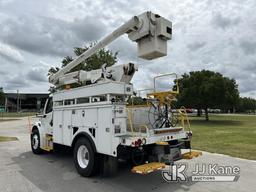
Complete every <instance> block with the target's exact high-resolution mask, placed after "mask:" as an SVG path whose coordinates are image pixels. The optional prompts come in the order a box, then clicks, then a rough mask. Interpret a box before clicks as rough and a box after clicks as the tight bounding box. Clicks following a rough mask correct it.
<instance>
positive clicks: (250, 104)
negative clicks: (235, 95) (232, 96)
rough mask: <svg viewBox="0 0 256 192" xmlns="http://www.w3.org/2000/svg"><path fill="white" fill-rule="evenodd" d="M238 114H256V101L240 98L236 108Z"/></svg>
mask: <svg viewBox="0 0 256 192" xmlns="http://www.w3.org/2000/svg"><path fill="white" fill-rule="evenodd" d="M237 111H239V112H254V113H255V112H256V99H253V98H249V97H240V98H239V103H238V107H237Z"/></svg>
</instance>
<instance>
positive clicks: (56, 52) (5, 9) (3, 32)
mask: <svg viewBox="0 0 256 192" xmlns="http://www.w3.org/2000/svg"><path fill="white" fill-rule="evenodd" d="M255 8H256V2H255V0H247V1H243V3H241V1H239V0H226V1H223V0H215V1H211V0H209V1H203V0H201V1H198V0H185V1H180V0H172V1H166V0H155V1H148V0H139V1H136V3H135V2H131V1H128V0H126V1H125V0H124V1H119V0H113V1H101V0H95V1H87V0H81V1H76V0H66V1H62V2H61V3H60V2H59V0H45V1H34V0H27V1H18V0H13V1H6V2H5V3H2V4H1V3H0V14H1V17H0V26H2V28H0V41H1V42H3V43H5V45H7V46H9V47H11V48H12V49H13V50H16V49H15V48H18V49H19V51H20V52H18V53H20V55H21V57H20V59H16V61H14V60H10V59H9V60H8V62H9V63H8V62H7V63H6V64H5V66H4V67H5V68H6V69H7V71H8V70H10V68H11V67H12V63H13V62H17V60H18V61H21V60H22V61H24V62H23V64H24V65H23V69H22V74H24V75H23V77H24V78H25V79H26V81H28V82H29V83H30V84H29V88H26V90H27V91H29V90H30V91H38V86H35V85H36V83H32V82H35V81H32V80H31V79H34V80H35V78H34V77H35V76H36V77H38V78H39V77H40V76H39V75H38V76H37V75H35V74H37V73H38V74H43V73H44V72H43V71H47V70H46V69H47V68H48V66H51V65H57V64H58V63H60V61H61V59H62V57H63V56H66V55H72V49H73V47H74V46H81V45H83V44H84V43H86V42H90V41H94V40H100V39H101V38H102V37H103V36H105V34H107V33H109V32H111V31H112V30H113V29H115V28H116V27H118V26H119V25H121V24H122V23H123V22H125V21H126V20H128V19H129V18H130V17H132V16H133V15H137V14H140V13H142V12H143V11H146V10H151V11H153V12H155V13H158V14H160V15H162V16H164V17H166V18H169V19H170V20H171V21H172V22H173V39H172V40H171V41H169V43H168V47H169V48H168V56H167V57H164V58H160V59H157V60H154V61H149V62H147V61H144V60H141V59H138V58H137V55H136V44H134V43H132V42H129V40H128V38H127V37H122V38H120V39H118V40H117V41H115V42H113V43H112V44H111V45H110V46H109V48H110V49H113V51H120V54H119V56H120V57H119V59H120V60H119V63H127V62H130V61H131V62H134V63H137V64H139V66H140V68H139V72H138V73H137V74H135V76H134V79H133V82H134V84H135V86H137V89H142V88H148V87H149V86H151V84H152V81H151V79H150V78H151V77H152V76H153V75H156V74H161V73H166V72H177V73H178V74H179V75H181V74H183V73H185V72H186V73H187V72H189V71H192V70H202V69H209V70H214V71H218V72H220V73H223V74H224V75H225V76H228V77H230V78H235V79H236V81H237V82H238V84H239V90H240V92H241V95H242V96H252V97H255V98H256V96H255V95H256V86H254V83H253V82H255V81H256V76H255V75H254V74H256V59H255V53H256V41H255V40H254V39H255V36H256V24H255V20H256V15H255ZM4 51H6V50H5V49H4ZM16 51H18V50H16ZM24 52H25V54H24ZM16 53H17V52H16ZM6 55H7V54H5V56H4V57H5V59H6V60H7V56H6ZM16 55H17V54H16ZM22 55H25V56H26V57H23V56H22ZM10 58H15V57H13V55H12V56H11V57H10ZM17 58H19V56H18V57H17ZM21 58H22V59H21ZM39 61H45V62H46V65H45V69H42V68H38V66H41V65H42V63H40V62H39ZM35 63H36V67H35V66H34V64H35ZM48 63H50V64H48ZM1 70H2V71H4V69H1ZM40 70H41V71H40ZM14 73H15V72H14ZM16 73H18V72H16ZM28 74H30V75H28ZM1 76H2V75H1ZM142 78H143V81H142V80H141V79H142ZM39 79H41V80H43V77H41V78H39ZM4 81H5V79H4V78H2V79H1V77H0V83H1V82H4ZM30 81H31V82H30ZM38 83H39V82H37V84H38ZM40 84H42V87H40V88H41V89H43V90H44V91H47V89H48V86H49V84H48V83H46V82H42V81H41V83H40Z"/></svg>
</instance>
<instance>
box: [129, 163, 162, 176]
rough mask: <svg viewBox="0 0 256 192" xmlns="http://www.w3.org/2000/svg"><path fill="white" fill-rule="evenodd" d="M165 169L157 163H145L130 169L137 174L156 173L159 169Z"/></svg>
mask: <svg viewBox="0 0 256 192" xmlns="http://www.w3.org/2000/svg"><path fill="white" fill-rule="evenodd" d="M163 168H165V164H164V163H159V162H151V163H146V164H143V165H138V166H135V167H133V168H132V170H131V171H132V172H133V173H139V174H143V175H144V174H148V173H151V172H153V171H157V170H160V169H163Z"/></svg>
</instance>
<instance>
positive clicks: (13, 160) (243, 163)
mask: <svg viewBox="0 0 256 192" xmlns="http://www.w3.org/2000/svg"><path fill="white" fill-rule="evenodd" d="M27 124H28V123H27V118H23V119H21V120H18V121H11V122H0V135H2V136H3V135H5V136H16V137H18V139H19V140H18V141H11V142H1V143H0V191H1V192H2V191H3V192H9V191H10V192H19V191H22V192H27V191H49V192H55V191H60V192H66V191H67V192H72V191H90V192H93V191H95V192H99V191H122V192H128V191H161V192H164V191H168V192H171V191H172V192H179V191H197V192H198V191H204V192H207V191H211V192H215V191H216V192H217V191H232V192H236V191H239V192H241V191H248V192H251V191H255V188H256V182H255V178H256V161H250V160H244V159H238V158H232V157H229V156H224V155H219V154H211V153H206V152H205V153H203V156H202V157H199V158H196V159H193V160H190V161H185V160H184V162H188V164H189V169H190V168H193V169H194V165H195V164H196V163H200V164H201V163H218V164H219V165H230V166H239V167H240V168H241V174H240V178H239V180H238V181H237V182H211V183H209V182H185V183H167V182H165V181H164V180H163V179H162V177H161V172H160V171H159V172H155V173H152V174H149V175H145V176H142V175H137V174H132V173H131V172H130V170H129V168H128V167H127V166H126V165H121V168H120V169H121V170H120V171H119V174H118V175H117V176H116V177H113V178H103V177H100V176H97V177H93V178H83V177H80V176H79V175H78V174H77V173H76V170H75V168H74V165H73V162H72V156H71V155H68V154H66V155H60V154H43V155H40V156H37V155H33V154H32V152H31V150H30V143H29V134H28V125H27ZM188 176H189V175H188Z"/></svg>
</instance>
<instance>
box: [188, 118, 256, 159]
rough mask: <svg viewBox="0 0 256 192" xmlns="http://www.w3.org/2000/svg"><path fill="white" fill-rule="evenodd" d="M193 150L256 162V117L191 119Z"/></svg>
mask: <svg viewBox="0 0 256 192" xmlns="http://www.w3.org/2000/svg"><path fill="white" fill-rule="evenodd" d="M190 121H191V129H192V131H193V138H192V148H193V149H199V150H203V151H209V152H213V153H221V154H226V155H231V156H234V157H240V158H245V159H253V160H256V116H255V115H251V116H249V115H248V116H244V115H211V116H210V121H209V122H206V121H205V120H204V117H190Z"/></svg>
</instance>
